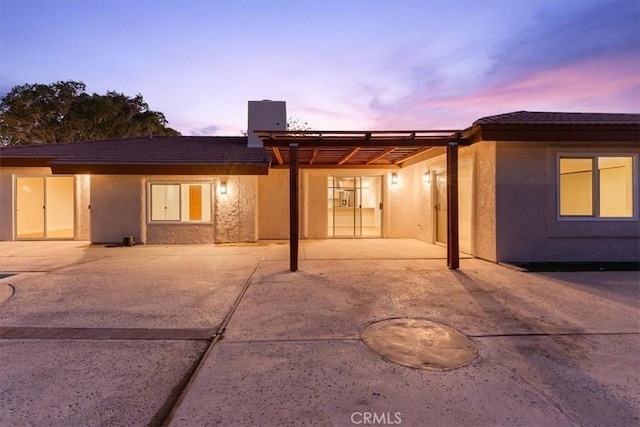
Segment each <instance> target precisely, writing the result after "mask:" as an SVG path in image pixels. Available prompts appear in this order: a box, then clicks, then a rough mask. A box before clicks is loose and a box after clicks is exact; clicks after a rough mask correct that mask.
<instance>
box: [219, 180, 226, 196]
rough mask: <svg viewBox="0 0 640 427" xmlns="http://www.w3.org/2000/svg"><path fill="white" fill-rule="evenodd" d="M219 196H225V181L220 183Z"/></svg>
mask: <svg viewBox="0 0 640 427" xmlns="http://www.w3.org/2000/svg"><path fill="white" fill-rule="evenodd" d="M220 194H222V195H223V196H225V195H226V194H227V181H222V182H221V183H220Z"/></svg>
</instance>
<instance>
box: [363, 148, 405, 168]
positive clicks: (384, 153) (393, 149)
mask: <svg viewBox="0 0 640 427" xmlns="http://www.w3.org/2000/svg"><path fill="white" fill-rule="evenodd" d="M396 148H398V147H389V148H387V149H386V150H384V151H383V152H382V153H379V154H376V155H375V156H373V157H372V158H370V159H369V160H367V164H368V165H370V164H371V163H373V162H375V161H376V160H380V159H381V158H383V157H384V156H386V155H387V154H389V153H392V152H393V151H395V150H396Z"/></svg>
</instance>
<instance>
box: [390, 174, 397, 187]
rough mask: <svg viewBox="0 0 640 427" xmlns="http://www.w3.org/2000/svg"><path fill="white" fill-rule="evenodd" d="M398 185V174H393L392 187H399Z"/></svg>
mask: <svg viewBox="0 0 640 427" xmlns="http://www.w3.org/2000/svg"><path fill="white" fill-rule="evenodd" d="M397 184H398V174H397V173H392V174H391V185H397Z"/></svg>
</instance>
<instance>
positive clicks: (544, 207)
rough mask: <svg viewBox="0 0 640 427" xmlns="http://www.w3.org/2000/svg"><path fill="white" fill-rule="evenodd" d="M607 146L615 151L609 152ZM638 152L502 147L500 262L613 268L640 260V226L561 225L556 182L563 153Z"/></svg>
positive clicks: (626, 222)
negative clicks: (610, 264) (597, 263)
mask: <svg viewBox="0 0 640 427" xmlns="http://www.w3.org/2000/svg"><path fill="white" fill-rule="evenodd" d="M607 146H608V147H610V148H605V147H607ZM639 152H640V150H639V149H638V148H637V146H636V147H633V146H628V147H621V146H612V145H611V144H607V143H606V142H605V143H601V144H597V145H583V146H580V145H578V144H573V145H567V144H563V145H560V144H534V143H507V142H504V143H503V142H500V143H498V145H497V168H496V169H497V175H496V182H497V200H498V202H497V229H496V234H497V260H498V261H505V262H534V261H535V262H545V261H549V262H551V261H554V262H589V261H591V262H593V261H601V262H607V261H612V262H613V261H637V260H638V259H640V223H639V221H638V220H637V219H623V220H620V219H608V220H607V219H588V220H572V219H558V211H557V197H558V190H557V176H556V174H557V158H558V154H559V153H563V154H566V153H575V154H596V153H601V154H613V153H627V154H629V153H635V154H638V153H639ZM637 167H638V166H637V165H636V176H637V173H638V171H637ZM635 185H636V186H637V180H636V184H635ZM636 191H637V187H636ZM636 197H638V196H637V193H636ZM636 206H637V204H636Z"/></svg>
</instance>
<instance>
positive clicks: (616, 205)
mask: <svg viewBox="0 0 640 427" xmlns="http://www.w3.org/2000/svg"><path fill="white" fill-rule="evenodd" d="M636 168H637V156H635V155H628V154H627V155H625V154H598V155H575V154H560V155H559V156H558V216H559V218H560V219H590V218H595V219H625V218H626V219H632V218H637V216H638V212H637V210H638V208H637V203H638V201H637V197H638V196H637V194H638V180H637V171H636Z"/></svg>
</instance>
